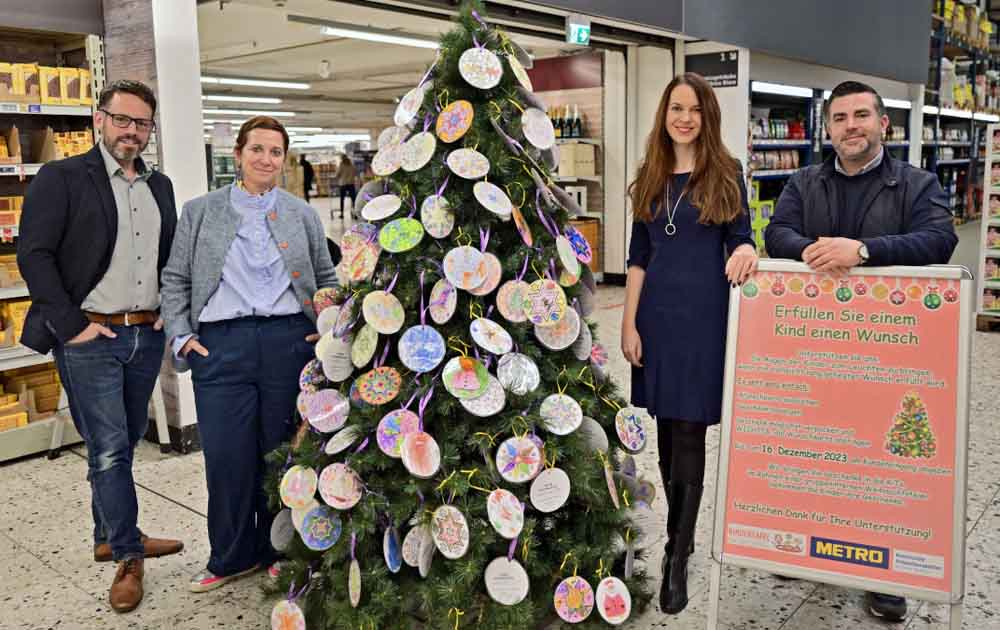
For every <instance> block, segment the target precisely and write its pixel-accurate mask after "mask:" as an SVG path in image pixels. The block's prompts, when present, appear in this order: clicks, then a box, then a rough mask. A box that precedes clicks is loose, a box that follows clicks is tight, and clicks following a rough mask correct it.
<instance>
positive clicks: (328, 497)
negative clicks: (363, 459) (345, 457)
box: [319, 463, 364, 510]
mask: <svg viewBox="0 0 1000 630" xmlns="http://www.w3.org/2000/svg"><path fill="white" fill-rule="evenodd" d="M363 489H364V484H362V483H361V477H359V476H358V473H356V472H354V471H353V470H351V468H350V467H349V466H348V465H347V464H340V463H337V464H330V465H329V466H327V467H326V468H324V469H323V472H322V473H320V476H319V494H320V496H321V497H323V500H324V501H325V502H326V504H327V505H329V506H330V507H332V508H334V509H337V510H349V509H351V508H352V507H354V506H355V505H357V504H358V501H360V500H361V493H362V491H363Z"/></svg>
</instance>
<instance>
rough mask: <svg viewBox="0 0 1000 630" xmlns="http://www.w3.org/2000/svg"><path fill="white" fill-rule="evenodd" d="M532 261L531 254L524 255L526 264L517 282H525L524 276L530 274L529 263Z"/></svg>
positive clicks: (522, 266) (522, 267)
mask: <svg viewBox="0 0 1000 630" xmlns="http://www.w3.org/2000/svg"><path fill="white" fill-rule="evenodd" d="M530 259H531V252H528V253H527V254H525V255H524V264H523V265H521V273H520V274H518V276H517V281H518V282H520V281H522V280H524V274H526V273H528V261H529V260H530Z"/></svg>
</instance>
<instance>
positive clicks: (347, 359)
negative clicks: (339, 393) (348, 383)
mask: <svg viewBox="0 0 1000 630" xmlns="http://www.w3.org/2000/svg"><path fill="white" fill-rule="evenodd" d="M316 357H317V358H318V359H319V360H320V362H322V364H323V374H324V375H325V376H326V377H327V378H328V379H330V380H331V381H333V382H334V383H340V382H343V381H345V380H347V379H348V378H350V376H351V374H352V373H353V372H354V365H352V364H351V341H350V339H345V338H343V337H334V336H333V334H332V333H326V334H325V335H323V336H322V337H320V339H319V341H318V342H316Z"/></svg>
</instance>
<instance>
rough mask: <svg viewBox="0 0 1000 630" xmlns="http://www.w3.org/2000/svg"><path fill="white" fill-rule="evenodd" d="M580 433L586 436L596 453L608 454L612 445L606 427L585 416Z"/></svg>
mask: <svg viewBox="0 0 1000 630" xmlns="http://www.w3.org/2000/svg"><path fill="white" fill-rule="evenodd" d="M580 433H582V434H583V435H585V436H586V438H587V444H589V445H590V448H591V449H593V450H594V451H601V452H602V453H607V452H608V449H609V448H611V445H610V444H609V443H608V434H607V432H605V431H604V427H602V426H601V425H600V424H598V422H597V420H594V419H593V418H588V417H586V416H584V418H583V423H582V424H581V425H580Z"/></svg>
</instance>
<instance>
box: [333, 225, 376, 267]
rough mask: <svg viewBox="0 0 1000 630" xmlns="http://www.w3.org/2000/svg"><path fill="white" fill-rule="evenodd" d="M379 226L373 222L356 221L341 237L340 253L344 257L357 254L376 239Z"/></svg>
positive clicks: (347, 257) (348, 257) (351, 256)
mask: <svg viewBox="0 0 1000 630" xmlns="http://www.w3.org/2000/svg"><path fill="white" fill-rule="evenodd" d="M377 234H378V226H377V225H374V224H372V223H355V224H354V225H352V226H351V228H350V229H349V230H347V232H345V233H344V236H343V237H341V239H340V254H341V256H343V257H344V259H345V260H346V259H350V258H353V257H354V256H357V255H358V253H360V252H361V250H362V249H364V248H365V246H367V245H368V244H369V243H371V242H372V241H374V240H375V236H376V235H377Z"/></svg>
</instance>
